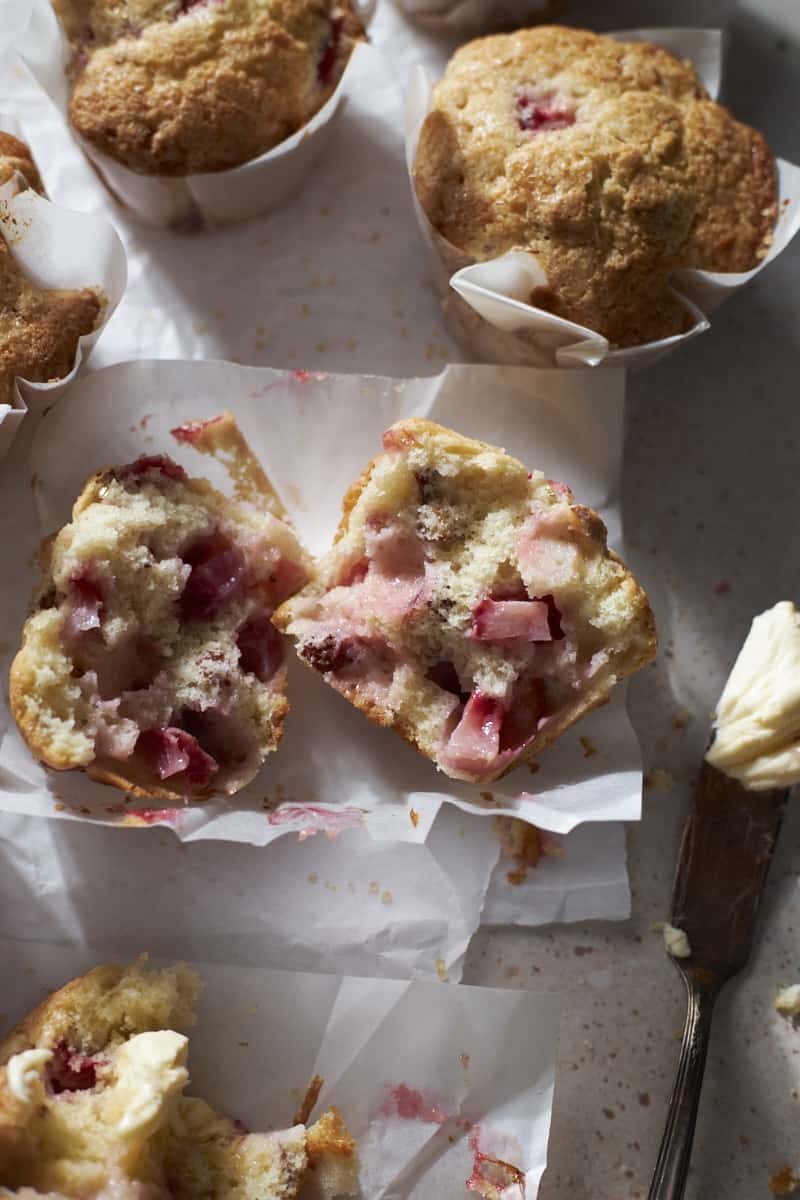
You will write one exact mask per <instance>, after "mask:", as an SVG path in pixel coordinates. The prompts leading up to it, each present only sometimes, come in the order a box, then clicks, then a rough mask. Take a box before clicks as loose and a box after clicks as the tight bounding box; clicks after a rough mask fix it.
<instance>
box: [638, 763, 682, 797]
mask: <svg viewBox="0 0 800 1200" xmlns="http://www.w3.org/2000/svg"><path fill="white" fill-rule="evenodd" d="M644 786H645V787H646V788H652V790H653V791H654V792H669V791H671V790H672V788H674V786H675V776H674V775H672V774H671V773H670V772H669V771H666V770H665V769H664V768H663V767H651V768H650V770H649V771H648V772H647V774H646V775H645V777H644Z"/></svg>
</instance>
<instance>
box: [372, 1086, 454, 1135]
mask: <svg viewBox="0 0 800 1200" xmlns="http://www.w3.org/2000/svg"><path fill="white" fill-rule="evenodd" d="M380 1115H381V1116H382V1117H399V1118H400V1120H401V1121H424V1122H425V1123H426V1124H429V1125H444V1123H445V1122H446V1121H448V1120H449V1114H448V1113H446V1112H445V1110H444V1109H443V1108H442V1106H441V1105H440V1104H439V1102H438V1101H437V1100H434V1099H433V1098H432V1097H431V1096H428V1095H426V1094H425V1092H421V1091H419V1090H418V1089H417V1088H412V1087H409V1086H408V1084H407V1083H398V1084H397V1086H396V1087H391V1088H389V1090H388V1093H387V1096H386V1099H385V1100H384V1102H383V1105H382V1106H381V1109H380Z"/></svg>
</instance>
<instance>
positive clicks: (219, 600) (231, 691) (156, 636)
mask: <svg viewBox="0 0 800 1200" xmlns="http://www.w3.org/2000/svg"><path fill="white" fill-rule="evenodd" d="M42 568H43V580H42V585H41V588H40V591H39V596H38V600H37V602H36V606H35V611H34V612H33V614H32V615H31V616H30V617H29V618H28V620H27V621H26V623H25V628H24V631H23V639H22V648H21V649H20V651H19V653H18V654H17V657H16V658H15V660H14V663H13V665H12V669H11V686H10V691H11V708H12V712H13V714H14V718H15V720H16V721H17V724H18V726H19V728H20V731H21V733H22V735H23V737H24V738H25V740H26V742H27V743H28V746H29V747H30V749H31V751H32V752H33V754H34V755H35V756H36V757H37V758H38V759H40V760H41V761H42V762H43V763H45V764H46V765H47V766H50V767H54V768H56V769H58V770H68V769H74V768H78V769H82V770H85V771H86V772H87V773H88V774H89V775H90V776H91V777H92V778H94V779H97V780H100V781H102V782H105V783H112V784H114V785H115V786H117V787H120V788H123V789H125V790H128V791H131V792H133V793H135V794H137V795H140V796H145V797H153V798H158V799H183V800H199V799H204V798H206V797H208V796H210V795H212V794H214V793H219V792H222V793H225V794H228V795H230V794H233V793H234V792H236V791H238V790H239V789H240V788H242V787H243V786H244V785H245V784H246V783H248V782H249V780H250V779H252V778H253V776H254V775H255V774H256V772H257V770H258V769H259V767H260V766H261V764H262V762H263V761H264V759H265V758H266V757H267V755H268V754H270V753H271V752H272V751H273V750H275V749H276V747H277V745H278V742H279V740H280V737H281V733H282V727H283V721H284V718H285V716H286V713H287V711H288V707H289V706H288V702H287V700H286V694H285V691H286V668H285V664H284V653H283V646H282V641H281V638H280V636H279V635H278V633H277V631H276V630H275V628H274V626H273V625H272V623H271V621H270V616H271V614H272V611H273V609H274V608H275V606H276V605H277V604H279V603H280V602H281V601H283V600H285V599H286V598H287V597H288V596H289V595H291V594H292V592H294V591H295V590H296V589H297V588H298V587H300V586H301V585H302V584H303V583H304V582H305V581H306V579H307V578H308V574H309V570H310V560H309V559H308V557H307V555H306V554H305V552H304V551H303V550H302V549H301V547H300V545H299V543H298V541H297V539H296V537H295V535H294V533H293V532H292V531H291V529H290V528H289V527H288V525H286V524H285V522H284V521H283V520H281V519H280V517H279V516H277V515H275V513H274V512H269V511H258V512H256V511H254V510H250V509H246V508H245V507H243V506H242V505H238V504H234V503H233V502H232V501H229V500H228V499H227V498H226V497H225V496H223V495H221V494H220V493H219V492H217V491H216V490H215V489H214V488H213V487H211V485H210V484H208V483H207V482H206V481H205V480H202V479H191V478H189V477H188V476H187V475H186V473H185V472H184V471H183V469H182V468H181V467H179V466H178V465H177V464H176V463H175V462H173V461H172V459H170V458H168V457H166V456H165V455H157V456H151V457H144V458H139V459H137V460H136V462H133V463H129V464H127V465H126V466H122V467H114V468H109V469H108V470H105V471H101V472H100V473H99V474H97V475H94V476H92V478H91V479H89V481H88V482H87V484H86V485H85V487H84V488H83V491H82V492H81V494H80V496H79V497H78V499H77V501H76V502H75V506H74V508H73V513H72V521H71V522H70V523H69V524H68V525H66V526H65V527H64V528H63V529H61V530H60V531H59V533H58V534H56V535H55V537H54V538H52V539H49V540H48V541H47V542H46V543H45V545H44V547H43V551H42Z"/></svg>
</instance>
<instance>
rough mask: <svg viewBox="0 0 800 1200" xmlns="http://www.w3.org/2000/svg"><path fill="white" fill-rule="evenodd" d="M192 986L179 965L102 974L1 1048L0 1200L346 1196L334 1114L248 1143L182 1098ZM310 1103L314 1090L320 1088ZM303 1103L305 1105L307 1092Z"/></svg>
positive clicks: (242, 1133)
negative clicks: (14, 1199)
mask: <svg viewBox="0 0 800 1200" xmlns="http://www.w3.org/2000/svg"><path fill="white" fill-rule="evenodd" d="M199 990H200V981H199V979H198V978H197V976H196V975H195V973H194V972H193V971H191V970H190V969H189V968H188V967H186V966H184V965H182V964H179V965H178V966H176V967H169V968H166V969H163V970H160V971H147V970H145V969H144V966H143V965H142V963H136V964H134V965H133V966H130V967H119V966H114V965H105V966H100V967H95V968H94V970H92V971H89V972H88V974H86V975H83V976H81V977H80V978H78V979H74V980H73V981H72V982H71V983H68V984H67V985H66V986H65V987H63V988H61V989H60V991H57V992H54V993H53V994H52V995H51V996H50V997H48V999H47V1000H45V1001H44V1003H43V1004H41V1005H39V1007H38V1008H37V1009H35V1010H34V1011H33V1012H32V1013H30V1014H29V1016H28V1017H26V1018H25V1020H23V1021H22V1022H21V1024H20V1025H18V1026H17V1028H16V1029H15V1030H14V1031H13V1032H12V1033H11V1034H9V1035H8V1037H7V1038H6V1039H5V1041H4V1042H3V1043H2V1044H1V1045H0V1064H1V1065H0V1185H1V1186H2V1189H3V1194H4V1195H9V1194H10V1195H14V1196H19V1197H20V1200H22V1197H31V1198H32V1197H33V1196H36V1195H39V1196H41V1195H45V1194H51V1195H52V1194H57V1195H58V1196H61V1197H75V1200H83V1198H84V1197H87V1196H112V1195H113V1196H114V1197H116V1198H117V1200H143V1198H144V1197H147V1200H162V1198H163V1200H197V1198H198V1197H205V1198H206V1200H248V1198H252V1200H255V1198H256V1197H258V1200H294V1198H295V1197H297V1196H299V1195H301V1193H302V1194H303V1195H306V1194H307V1192H306V1191H305V1190H304V1189H305V1186H306V1183H307V1182H312V1183H313V1185H314V1187H315V1188H316V1194H317V1195H319V1196H330V1197H332V1196H334V1195H338V1196H345V1195H354V1194H355V1193H356V1184H357V1171H358V1163H357V1158H356V1154H355V1144H354V1142H353V1139H352V1138H351V1137H350V1134H349V1133H348V1131H347V1129H346V1127H345V1125H344V1122H343V1121H342V1119H341V1117H340V1116H339V1115H338V1113H337V1112H336V1110H335V1109H330V1110H329V1111H328V1112H326V1113H325V1114H324V1115H323V1116H322V1117H321V1118H320V1120H319V1121H317V1122H316V1124H315V1125H312V1126H311V1127H308V1128H307V1127H306V1125H305V1123H298V1124H295V1125H294V1127H292V1128H290V1129H286V1130H283V1131H279V1132H275V1133H250V1132H249V1131H248V1130H247V1129H246V1128H245V1127H244V1126H243V1125H242V1123H241V1122H240V1121H236V1120H232V1119H231V1118H230V1117H227V1116H223V1115H222V1114H221V1113H219V1112H217V1111H215V1109H213V1108H212V1107H211V1106H210V1105H209V1104H207V1103H206V1102H205V1100H201V1099H199V1098H196V1097H190V1096H185V1095H183V1089H184V1088H185V1087H186V1085H187V1084H188V1082H189V1072H188V1069H187V1065H186V1064H187V1055H188V1045H189V1043H188V1039H187V1038H186V1037H185V1036H184V1034H182V1033H179V1032H177V1030H181V1029H185V1028H187V1027H189V1026H191V1025H193V1024H194V1022H195V1016H194V1011H193V1010H194V1004H195V1001H196V999H197V996H198V993H199ZM317 1090H318V1089H317ZM312 1094H313V1093H312Z"/></svg>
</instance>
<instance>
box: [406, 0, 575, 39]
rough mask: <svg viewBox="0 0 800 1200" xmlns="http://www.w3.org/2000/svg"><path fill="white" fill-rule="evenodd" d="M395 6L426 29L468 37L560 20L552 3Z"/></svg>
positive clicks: (508, 0) (520, 0)
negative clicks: (551, 18)
mask: <svg viewBox="0 0 800 1200" xmlns="http://www.w3.org/2000/svg"><path fill="white" fill-rule="evenodd" d="M394 4H395V7H396V8H399V9H400V11H401V12H402V13H404V14H405V15H406V16H407V17H408V18H409V20H411V21H414V23H415V24H417V25H420V26H422V27H423V28H425V29H432V30H437V31H439V30H441V31H442V32H446V33H458V34H463V35H465V36H466V35H473V36H475V35H477V34H479V33H487V32H489V31H490V30H493V29H500V28H510V27H512V26H514V25H525V24H527V23H528V22H529V21H543V20H545V19H547V18H549V17H551V16H552V17H555V16H557V8H556V6H555V5H554V4H553V2H552V0H394Z"/></svg>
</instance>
